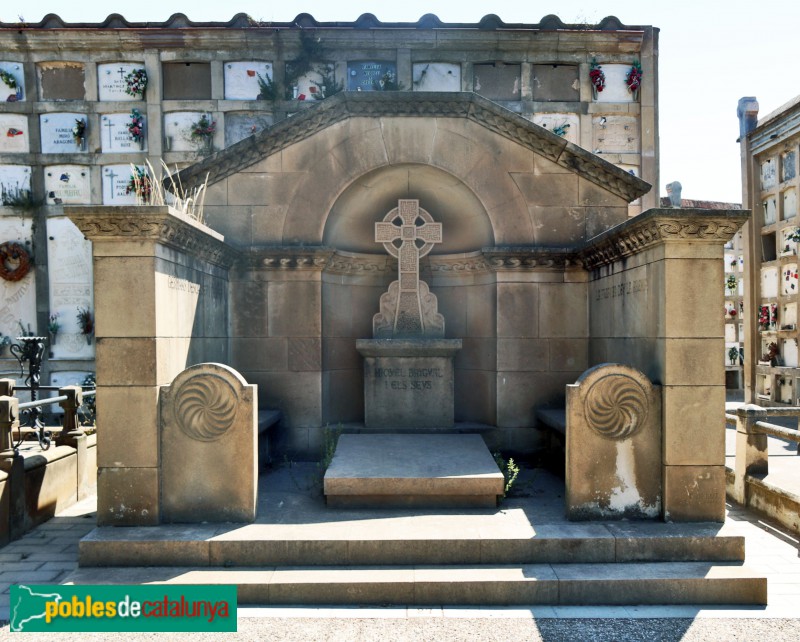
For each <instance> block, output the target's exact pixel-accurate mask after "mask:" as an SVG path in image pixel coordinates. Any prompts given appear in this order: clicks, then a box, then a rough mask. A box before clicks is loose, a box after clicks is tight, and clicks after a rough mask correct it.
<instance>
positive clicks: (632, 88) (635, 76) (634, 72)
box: [625, 60, 642, 100]
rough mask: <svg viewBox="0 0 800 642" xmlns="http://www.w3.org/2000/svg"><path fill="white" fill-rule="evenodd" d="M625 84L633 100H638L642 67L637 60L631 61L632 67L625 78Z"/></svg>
mask: <svg viewBox="0 0 800 642" xmlns="http://www.w3.org/2000/svg"><path fill="white" fill-rule="evenodd" d="M625 84H626V85H627V86H628V91H629V92H630V93H631V94H632V95H633V99H634V100H639V88H640V87H641V86H642V65H641V63H640V62H639V61H638V60H634V61H633V65H631V68H630V69H629V70H628V73H627V75H626V76H625Z"/></svg>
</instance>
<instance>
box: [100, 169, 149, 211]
mask: <svg viewBox="0 0 800 642" xmlns="http://www.w3.org/2000/svg"><path fill="white" fill-rule="evenodd" d="M139 169H141V170H144V167H142V166H139ZM101 175H102V177H103V204H104V205H136V194H135V193H134V192H132V191H130V192H129V191H128V185H129V183H130V180H131V166H130V164H129V163H128V164H120V165H104V166H103V167H102V171H101Z"/></svg>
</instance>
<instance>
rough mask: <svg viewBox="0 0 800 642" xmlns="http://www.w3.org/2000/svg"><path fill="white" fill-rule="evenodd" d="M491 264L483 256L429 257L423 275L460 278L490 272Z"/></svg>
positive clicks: (424, 264)
mask: <svg viewBox="0 0 800 642" xmlns="http://www.w3.org/2000/svg"><path fill="white" fill-rule="evenodd" d="M490 269H491V268H490V266H489V263H488V262H487V260H486V258H485V257H484V256H483V255H482V254H477V255H475V256H463V255H461V256H456V257H448V256H431V255H428V257H427V258H426V260H425V262H424V263H423V265H421V269H420V273H421V274H436V275H437V276H460V275H462V274H480V273H484V272H488V271H489V270H490Z"/></svg>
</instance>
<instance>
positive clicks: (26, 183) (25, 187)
mask: <svg viewBox="0 0 800 642" xmlns="http://www.w3.org/2000/svg"><path fill="white" fill-rule="evenodd" d="M30 191H31V168H30V167H29V166H28V165H0V204H3V205H12V204H13V199H16V198H18V197H19V196H21V195H22V194H23V193H24V192H28V193H29V192H30ZM0 242H2V241H0Z"/></svg>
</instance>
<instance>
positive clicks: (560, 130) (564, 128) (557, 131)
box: [553, 123, 569, 138]
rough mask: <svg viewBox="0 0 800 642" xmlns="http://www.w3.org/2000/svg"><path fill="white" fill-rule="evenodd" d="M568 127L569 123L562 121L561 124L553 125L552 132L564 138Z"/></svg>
mask: <svg viewBox="0 0 800 642" xmlns="http://www.w3.org/2000/svg"><path fill="white" fill-rule="evenodd" d="M568 129H569V123H563V124H561V125H559V126H558V127H553V133H554V134H555V135H556V136H561V138H564V136H566V135H567V130H568Z"/></svg>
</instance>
